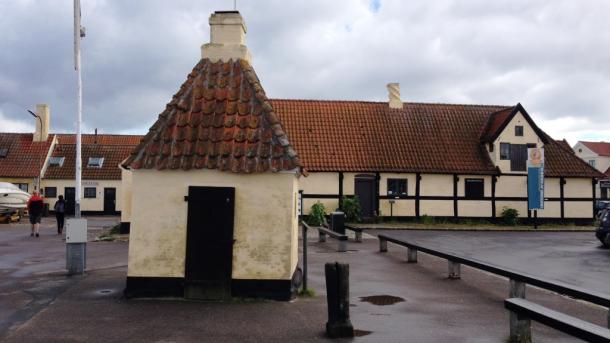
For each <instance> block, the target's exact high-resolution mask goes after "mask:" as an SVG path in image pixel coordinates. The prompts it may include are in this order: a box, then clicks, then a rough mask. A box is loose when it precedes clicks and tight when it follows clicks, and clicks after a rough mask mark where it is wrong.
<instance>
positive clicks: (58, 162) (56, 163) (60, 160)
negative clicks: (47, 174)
mask: <svg viewBox="0 0 610 343" xmlns="http://www.w3.org/2000/svg"><path fill="white" fill-rule="evenodd" d="M65 159H66V158H65V157H63V156H53V157H51V158H49V166H51V167H61V166H63V165H64V160H65Z"/></svg>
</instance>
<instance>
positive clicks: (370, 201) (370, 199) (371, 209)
mask: <svg viewBox="0 0 610 343" xmlns="http://www.w3.org/2000/svg"><path fill="white" fill-rule="evenodd" d="M354 190H355V193H356V196H357V197H358V200H359V201H360V207H361V208H362V217H363V218H371V217H373V216H374V214H375V178H374V177H356V181H355V185H354Z"/></svg>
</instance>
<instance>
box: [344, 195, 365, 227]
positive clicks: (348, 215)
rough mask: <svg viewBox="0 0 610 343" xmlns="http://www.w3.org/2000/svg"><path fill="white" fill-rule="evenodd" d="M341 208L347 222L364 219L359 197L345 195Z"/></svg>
mask: <svg viewBox="0 0 610 343" xmlns="http://www.w3.org/2000/svg"><path fill="white" fill-rule="evenodd" d="M341 210H342V211H343V213H345V219H346V220H347V222H350V223H354V222H359V221H361V220H362V207H360V200H358V197H343V207H342V208H341Z"/></svg>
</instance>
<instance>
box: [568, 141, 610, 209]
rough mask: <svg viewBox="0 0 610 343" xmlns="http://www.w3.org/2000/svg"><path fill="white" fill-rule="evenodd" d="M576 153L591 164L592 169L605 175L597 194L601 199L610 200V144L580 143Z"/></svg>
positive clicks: (575, 148)
mask: <svg viewBox="0 0 610 343" xmlns="http://www.w3.org/2000/svg"><path fill="white" fill-rule="evenodd" d="M573 149H574V153H575V154H576V156H578V157H580V158H582V159H583V160H584V161H585V162H587V163H589V165H591V167H593V168H595V169H597V170H599V171H600V172H602V173H604V174H605V178H604V179H601V180H600V181H599V183H598V185H597V192H598V193H597V194H599V196H600V198H601V199H609V198H610V143H608V142H588V141H578V142H577V143H576V145H574V148H573Z"/></svg>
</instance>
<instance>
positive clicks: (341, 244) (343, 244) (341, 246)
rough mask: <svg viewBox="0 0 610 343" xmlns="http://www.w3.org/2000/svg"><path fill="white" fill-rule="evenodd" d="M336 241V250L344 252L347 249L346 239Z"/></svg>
mask: <svg viewBox="0 0 610 343" xmlns="http://www.w3.org/2000/svg"><path fill="white" fill-rule="evenodd" d="M338 241H339V245H338V246H337V251H338V252H346V251H347V239H346V240H342V239H338Z"/></svg>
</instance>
